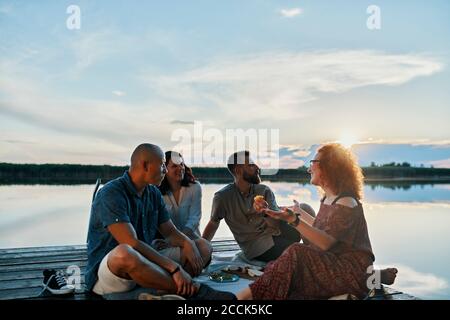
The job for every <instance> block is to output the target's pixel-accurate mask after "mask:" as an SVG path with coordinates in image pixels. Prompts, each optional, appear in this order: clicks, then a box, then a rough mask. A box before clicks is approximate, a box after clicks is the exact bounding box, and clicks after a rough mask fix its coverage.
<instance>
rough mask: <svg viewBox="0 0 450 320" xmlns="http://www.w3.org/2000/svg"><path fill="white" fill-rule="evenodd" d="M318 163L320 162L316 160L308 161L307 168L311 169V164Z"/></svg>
mask: <svg viewBox="0 0 450 320" xmlns="http://www.w3.org/2000/svg"><path fill="white" fill-rule="evenodd" d="M319 162H320V160H316V159H313V160H309V166H310V167H311V166H312V165H313V163H319Z"/></svg>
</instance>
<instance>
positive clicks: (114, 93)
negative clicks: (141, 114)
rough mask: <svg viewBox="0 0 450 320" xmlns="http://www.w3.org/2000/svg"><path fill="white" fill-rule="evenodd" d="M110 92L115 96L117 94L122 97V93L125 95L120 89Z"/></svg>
mask: <svg viewBox="0 0 450 320" xmlns="http://www.w3.org/2000/svg"><path fill="white" fill-rule="evenodd" d="M112 94H113V95H115V96H117V97H123V96H124V95H126V93H125V92H123V91H120V90H114V91H113V92H112Z"/></svg>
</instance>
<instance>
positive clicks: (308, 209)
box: [300, 203, 316, 217]
mask: <svg viewBox="0 0 450 320" xmlns="http://www.w3.org/2000/svg"><path fill="white" fill-rule="evenodd" d="M300 209H302V210H304V211H306V212H307V213H308V214H309V215H311V216H313V217H315V216H316V212H315V211H314V209H313V208H312V207H311V206H310V205H309V204H307V203H300Z"/></svg>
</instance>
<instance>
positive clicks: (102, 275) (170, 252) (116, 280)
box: [92, 247, 181, 295]
mask: <svg viewBox="0 0 450 320" xmlns="http://www.w3.org/2000/svg"><path fill="white" fill-rule="evenodd" d="M158 252H159V253H160V254H161V255H163V256H165V257H167V258H169V259H171V260H173V261H175V262H177V263H180V261H181V250H180V248H179V247H171V248H167V249H163V250H161V251H158ZM109 254H110V253H108V254H107V255H106V256H105V257H104V258H103V259H102V262H100V266H99V268H98V271H97V277H98V280H97V282H96V283H95V285H94V288H93V289H92V291H94V293H96V294H98V295H104V294H109V293H118V292H127V291H130V290H132V289H133V288H134V287H135V286H136V282H134V281H133V280H128V279H123V278H121V277H119V276H116V275H115V274H114V273H112V271H111V270H109V267H108V257H109Z"/></svg>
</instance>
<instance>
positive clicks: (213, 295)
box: [188, 284, 237, 300]
mask: <svg viewBox="0 0 450 320" xmlns="http://www.w3.org/2000/svg"><path fill="white" fill-rule="evenodd" d="M188 300H237V298H236V296H235V295H234V294H233V293H231V292H227V291H219V290H215V289H213V288H211V287H210V286H207V285H206V284H201V285H200V288H199V289H198V291H197V293H196V294H194V295H193V296H192V297H189V298H188Z"/></svg>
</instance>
